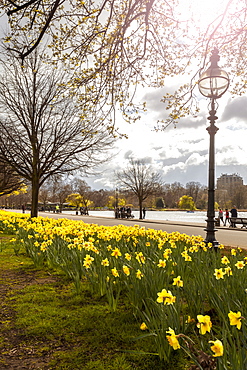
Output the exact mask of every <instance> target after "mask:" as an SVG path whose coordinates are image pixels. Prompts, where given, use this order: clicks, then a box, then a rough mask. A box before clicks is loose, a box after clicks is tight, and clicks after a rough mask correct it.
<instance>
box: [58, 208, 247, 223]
mask: <svg viewBox="0 0 247 370" xmlns="http://www.w3.org/2000/svg"><path fill="white" fill-rule="evenodd" d="M63 213H65V214H66V213H67V214H73V215H74V214H75V211H64V212H63ZM132 214H133V215H134V216H135V218H136V219H139V211H133V212H132ZM89 215H90V216H100V217H112V218H114V217H115V215H114V212H113V211H91V210H89ZM217 216H218V213H217V212H215V217H217ZM238 216H239V217H247V212H238ZM206 218H207V214H206V212H205V211H195V212H193V213H188V212H186V211H149V210H147V212H146V220H162V221H181V222H184V221H187V222H196V223H205V220H206Z"/></svg>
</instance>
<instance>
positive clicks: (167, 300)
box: [157, 289, 176, 305]
mask: <svg viewBox="0 0 247 370" xmlns="http://www.w3.org/2000/svg"><path fill="white" fill-rule="evenodd" d="M157 295H158V298H157V302H158V303H164V305H166V304H167V305H170V304H173V303H174V302H175V301H176V297H175V296H173V295H172V293H171V292H170V290H166V289H162V291H161V292H159V293H157Z"/></svg>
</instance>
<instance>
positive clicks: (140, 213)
mask: <svg viewBox="0 0 247 370" xmlns="http://www.w3.org/2000/svg"><path fill="white" fill-rule="evenodd" d="M142 218H143V217H142V199H139V220H142Z"/></svg>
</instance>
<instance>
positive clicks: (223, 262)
mask: <svg viewBox="0 0 247 370" xmlns="http://www.w3.org/2000/svg"><path fill="white" fill-rule="evenodd" d="M221 263H222V264H223V265H228V263H230V261H229V259H228V258H227V257H226V256H224V257H222V258H221Z"/></svg>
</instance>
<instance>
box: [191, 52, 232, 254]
mask: <svg viewBox="0 0 247 370" xmlns="http://www.w3.org/2000/svg"><path fill="white" fill-rule="evenodd" d="M219 60H220V57H219V53H218V49H216V48H214V50H213V51H212V55H211V57H210V62H211V65H210V67H209V68H208V69H207V70H206V71H205V72H203V73H202V74H201V76H200V79H199V82H198V85H199V91H200V93H201V94H202V95H203V96H205V97H207V98H210V110H209V117H208V120H209V122H210V125H209V127H207V131H208V133H209V136H210V144H209V167H208V209H207V220H206V221H207V228H206V229H205V231H206V239H205V243H206V244H208V243H212V244H213V246H214V247H216V248H217V246H218V244H219V243H218V242H217V240H216V238H215V232H216V231H217V230H216V229H215V211H214V189H215V148H214V147H215V145H214V137H215V134H216V132H217V131H218V127H216V126H215V121H216V120H217V118H218V117H216V104H215V101H216V99H219V98H220V97H221V96H222V95H223V94H224V93H225V92H226V90H227V89H228V86H229V82H230V80H229V76H228V74H227V73H226V72H225V71H223V70H222V69H221V68H219V66H218V61H219Z"/></svg>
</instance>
